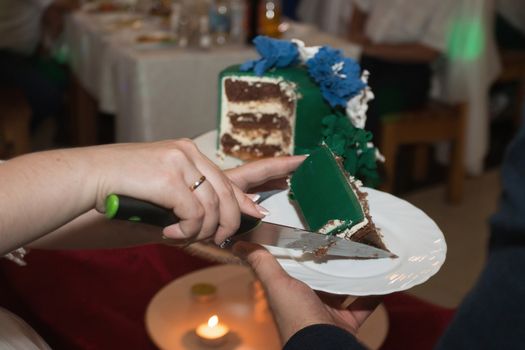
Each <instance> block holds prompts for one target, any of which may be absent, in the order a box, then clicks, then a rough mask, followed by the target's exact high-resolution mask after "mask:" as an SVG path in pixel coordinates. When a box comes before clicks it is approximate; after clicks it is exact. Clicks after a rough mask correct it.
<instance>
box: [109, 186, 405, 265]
mask: <svg viewBox="0 0 525 350" xmlns="http://www.w3.org/2000/svg"><path fill="white" fill-rule="evenodd" d="M281 191H282V190H273V191H267V192H262V193H259V195H260V197H259V199H258V202H262V201H263V200H265V199H267V198H268V197H270V196H272V195H274V194H276V193H278V192H281ZM106 217H107V218H109V219H120V220H128V221H133V222H141V223H145V224H150V225H154V226H158V227H166V226H169V225H173V224H176V223H177V222H178V221H179V218H178V217H177V216H176V215H175V213H174V212H173V210H172V209H168V208H163V207H160V206H158V205H156V204H153V203H150V202H146V201H143V200H140V199H136V198H131V197H127V196H122V195H117V194H111V195H109V196H108V197H107V198H106ZM238 240H243V241H248V242H252V243H258V244H262V245H270V246H274V247H280V248H287V249H296V250H302V251H303V253H314V254H315V253H316V252H319V251H321V250H322V251H323V253H324V254H323V256H340V257H349V258H357V259H378V258H394V257H396V255H395V254H392V253H390V252H388V251H385V250H382V249H378V248H375V247H372V246H369V245H365V244H361V243H357V242H353V241H350V240H346V239H343V238H339V237H334V236H325V235H322V234H319V233H315V232H310V231H306V230H302V229H298V228H293V227H288V226H283V225H279V224H274V223H268V222H262V221H261V220H259V219H256V218H253V217H250V216H247V215H242V216H241V224H240V227H239V229H238V230H237V232H236V233H235V234H234V235H233V236H231V237H230V238H229V239H228V240H226V241H225V242H224V243H223V244H221V247H223V248H224V247H227V246H229V245H231V244H233V243H234V242H236V241H238Z"/></svg>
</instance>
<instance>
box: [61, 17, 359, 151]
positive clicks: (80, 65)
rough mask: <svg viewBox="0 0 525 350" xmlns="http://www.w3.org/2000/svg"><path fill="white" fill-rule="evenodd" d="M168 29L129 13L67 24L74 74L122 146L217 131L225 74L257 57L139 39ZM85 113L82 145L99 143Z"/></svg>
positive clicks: (312, 40) (294, 34)
mask: <svg viewBox="0 0 525 350" xmlns="http://www.w3.org/2000/svg"><path fill="white" fill-rule="evenodd" d="M164 27H165V24H164V23H163V22H162V19H161V18H160V17H153V16H151V17H139V16H138V15H136V14H132V13H125V12H112V13H89V12H84V11H79V12H76V13H74V14H72V15H71V16H70V17H69V18H68V20H67V24H66V41H67V45H68V47H69V48H70V50H71V68H72V71H73V74H74V75H75V78H76V80H77V82H78V84H79V85H80V88H82V89H84V90H85V92H87V96H91V97H92V98H93V99H94V101H96V103H97V104H98V108H99V110H100V111H102V112H105V113H111V114H114V115H115V116H116V119H115V122H116V135H115V136H116V141H117V142H129V141H153V140H160V139H167V138H178V137H194V136H196V135H199V134H202V133H204V132H206V131H208V130H211V129H214V128H215V127H216V124H217V121H216V118H217V106H218V103H217V100H218V97H217V93H218V74H219V72H220V71H221V70H223V69H224V68H226V67H227V66H229V65H232V64H238V63H242V62H244V61H246V60H247V59H254V58H256V57H257V53H256V51H255V49H254V48H253V47H250V46H234V45H227V46H222V47H213V48H211V49H209V50H200V49H195V48H180V47H178V46H176V43H172V44H170V43H160V42H156V43H155V42H153V43H151V42H150V43H139V42H138V41H137V38H138V37H140V36H144V35H150V36H154V35H159V33H160V34H162V33H164V34H166V33H168V31H167V30H166V29H163V28H164ZM168 34H169V33H168ZM285 34H286V35H285V37H286V38H299V39H302V40H304V41H305V42H306V44H307V45H320V44H323V45H330V46H333V47H336V48H340V49H342V50H343V51H344V52H345V55H347V56H349V57H358V56H359V53H360V49H359V47H357V46H355V45H353V44H351V43H349V42H347V41H344V40H341V39H339V38H336V37H334V36H329V35H327V34H324V33H321V32H319V31H318V30H316V29H314V27H311V26H305V25H301V24H296V23H290V24H288V29H287V31H286V33H285ZM88 109H89V108H88ZM83 110H85V108H84V109H83ZM80 112H81V115H79V116H78V118H81V119H82V120H81V121H80V122H79V123H77V124H78V125H84V126H82V127H80V129H81V130H80V132H85V133H90V134H91V135H82V139H83V140H85V142H84V143H85V144H89V143H96V142H95V139H96V137H95V136H94V135H92V134H93V133H94V132H95V131H94V130H93V129H95V128H94V127H93V125H92V123H93V121H90V120H86V119H89V118H92V117H93V118H94V116H92V117H90V116H89V114H90V113H83V112H82V111H80ZM85 125H91V126H89V127H86V126H85Z"/></svg>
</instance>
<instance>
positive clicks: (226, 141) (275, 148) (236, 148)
mask: <svg viewBox="0 0 525 350" xmlns="http://www.w3.org/2000/svg"><path fill="white" fill-rule="evenodd" d="M220 143H221V147H222V149H223V151H224V153H226V154H230V155H232V156H234V157H237V158H239V159H242V160H252V159H258V158H268V157H275V156H281V155H287V154H289V153H286V152H284V151H283V149H282V148H281V146H280V145H269V144H261V143H250V144H246V145H243V144H242V143H240V142H239V141H237V140H236V139H234V138H233V137H232V136H231V135H230V134H224V135H222V137H221V139H220Z"/></svg>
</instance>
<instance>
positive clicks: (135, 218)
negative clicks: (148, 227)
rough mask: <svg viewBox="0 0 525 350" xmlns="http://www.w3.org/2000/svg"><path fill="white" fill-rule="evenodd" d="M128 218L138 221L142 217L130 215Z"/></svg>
mask: <svg viewBox="0 0 525 350" xmlns="http://www.w3.org/2000/svg"><path fill="white" fill-rule="evenodd" d="M128 220H129V221H134V222H138V221H141V220H142V219H141V218H140V216H130V217H129V219H128Z"/></svg>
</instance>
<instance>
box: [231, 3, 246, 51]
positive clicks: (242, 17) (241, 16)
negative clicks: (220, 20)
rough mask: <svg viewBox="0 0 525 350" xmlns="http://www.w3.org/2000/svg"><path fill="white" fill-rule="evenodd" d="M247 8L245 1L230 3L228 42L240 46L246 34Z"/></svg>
mask: <svg viewBox="0 0 525 350" xmlns="http://www.w3.org/2000/svg"><path fill="white" fill-rule="evenodd" d="M247 12H248V6H246V0H231V1H230V42H231V43H232V44H236V45H242V44H244V43H245V41H246V36H247V32H248V13H247Z"/></svg>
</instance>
